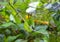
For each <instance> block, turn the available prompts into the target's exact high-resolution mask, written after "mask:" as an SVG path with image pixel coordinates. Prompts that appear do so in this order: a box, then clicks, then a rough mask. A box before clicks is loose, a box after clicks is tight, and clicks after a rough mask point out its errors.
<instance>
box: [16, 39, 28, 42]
mask: <svg viewBox="0 0 60 42" xmlns="http://www.w3.org/2000/svg"><path fill="white" fill-rule="evenodd" d="M15 42H27V40H23V39H17V40H16V41H15Z"/></svg>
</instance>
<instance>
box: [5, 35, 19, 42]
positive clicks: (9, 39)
mask: <svg viewBox="0 0 60 42" xmlns="http://www.w3.org/2000/svg"><path fill="white" fill-rule="evenodd" d="M17 37H19V35H17V36H8V38H7V39H6V42H12V41H14V40H15V39H16V38H17Z"/></svg>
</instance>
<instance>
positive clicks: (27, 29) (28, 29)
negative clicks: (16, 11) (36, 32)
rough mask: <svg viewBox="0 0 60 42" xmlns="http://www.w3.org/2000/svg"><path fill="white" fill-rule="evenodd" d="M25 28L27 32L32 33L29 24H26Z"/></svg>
mask: <svg viewBox="0 0 60 42" xmlns="http://www.w3.org/2000/svg"><path fill="white" fill-rule="evenodd" d="M24 28H25V30H26V31H27V32H32V28H31V27H30V26H29V25H28V23H27V22H25V23H24Z"/></svg>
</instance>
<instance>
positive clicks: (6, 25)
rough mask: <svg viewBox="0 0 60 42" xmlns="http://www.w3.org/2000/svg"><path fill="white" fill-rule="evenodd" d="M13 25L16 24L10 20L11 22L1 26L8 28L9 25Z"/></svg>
mask: <svg viewBox="0 0 60 42" xmlns="http://www.w3.org/2000/svg"><path fill="white" fill-rule="evenodd" d="M11 25H14V24H13V23H12V22H9V23H4V24H2V25H1V26H0V27H1V28H7V27H9V26H11Z"/></svg>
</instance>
